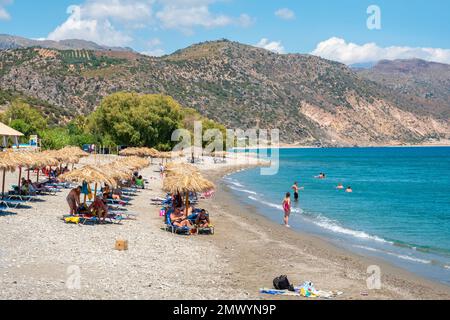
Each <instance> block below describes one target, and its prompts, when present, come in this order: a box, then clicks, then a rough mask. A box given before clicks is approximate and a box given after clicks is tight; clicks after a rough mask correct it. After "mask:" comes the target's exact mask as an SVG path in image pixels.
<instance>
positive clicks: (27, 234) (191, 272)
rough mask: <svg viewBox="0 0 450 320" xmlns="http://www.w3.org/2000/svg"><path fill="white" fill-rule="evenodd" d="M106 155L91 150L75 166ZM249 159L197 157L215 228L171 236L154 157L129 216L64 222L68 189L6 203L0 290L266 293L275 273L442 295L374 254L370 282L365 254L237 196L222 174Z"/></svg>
mask: <svg viewBox="0 0 450 320" xmlns="http://www.w3.org/2000/svg"><path fill="white" fill-rule="evenodd" d="M113 160H114V157H106V156H105V157H100V156H96V157H94V156H91V157H89V158H86V159H83V160H82V163H80V164H79V166H83V165H85V164H93V165H96V164H100V163H107V162H109V161H113ZM256 165H257V161H256V160H250V161H249V160H248V159H245V160H244V159H242V161H239V160H238V161H233V163H229V164H214V163H213V161H212V159H208V160H207V161H206V163H205V164H202V165H199V169H200V170H201V171H202V173H204V174H205V175H206V176H207V177H209V178H210V179H212V180H213V181H215V182H216V185H217V190H216V195H215V196H214V197H213V198H212V199H208V200H202V201H201V202H200V206H201V207H203V208H206V209H208V210H209V212H211V215H212V220H213V224H214V225H215V227H216V234H215V235H213V236H189V237H186V236H178V235H173V234H171V233H169V232H167V231H165V230H163V229H162V228H163V221H162V218H161V217H160V216H159V210H160V209H161V208H160V207H159V206H153V205H151V201H150V199H152V198H155V197H161V196H163V195H164V192H162V190H161V188H162V179H161V177H160V174H159V170H158V165H157V164H156V163H155V164H154V165H152V166H151V167H149V168H146V169H144V170H143V171H142V172H141V174H142V175H143V176H144V177H145V178H146V179H147V180H148V182H149V183H148V184H147V189H146V190H143V191H141V192H139V193H138V195H137V196H136V197H134V198H133V200H132V203H131V205H130V206H129V210H130V211H132V212H134V213H136V214H137V219H136V220H129V221H124V222H123V223H122V224H118V225H115V224H114V225H109V224H108V225H96V226H84V225H74V224H65V223H64V222H63V221H62V220H61V217H62V215H64V214H67V213H68V206H67V203H66V200H65V197H66V195H67V192H68V190H64V191H63V192H61V193H58V194H57V195H55V196H43V197H42V198H41V200H39V201H36V202H31V203H29V207H28V208H24V209H14V210H13V209H11V210H5V212H4V213H2V214H0V299H7V300H12V299H27V300H35V299H38V300H40V299H58V300H65V299H69V300H93V299H100V300H107V299H119V300H135V299H145V300H153V299H158V300H159V299H186V300H191V299H193V300H203V299H225V300H229V299H270V298H273V297H271V296H264V295H261V294H259V289H260V288H263V287H271V285H272V279H273V278H274V277H276V276H278V275H280V274H288V275H290V279H291V281H292V282H294V283H302V282H303V281H305V280H311V281H313V282H314V283H315V284H316V286H317V287H320V288H321V289H323V290H335V291H341V292H343V295H342V296H340V297H339V299H346V300H347V299H348V300H353V299H450V289H449V288H448V287H446V286H444V285H440V284H437V283H433V282H431V281H428V280H425V279H422V278H419V277H417V276H415V275H412V274H409V273H407V272H406V271H403V270H400V269H397V268H395V267H392V266H389V265H386V264H384V263H383V262H382V261H375V262H376V263H378V264H380V265H382V266H383V270H385V271H384V272H385V273H384V275H383V284H384V286H383V288H382V290H374V291H368V290H367V286H366V278H367V275H366V268H367V266H368V265H370V264H372V263H374V261H373V260H370V259H368V258H365V257H361V256H357V255H354V254H351V253H348V252H345V251H343V250H340V249H338V248H335V247H333V246H332V245H331V244H329V243H327V242H326V241H324V240H322V239H318V238H315V237H313V236H310V235H306V234H299V233H297V232H294V231H292V230H286V228H284V227H282V226H281V225H278V224H275V223H273V222H270V221H269V220H267V219H266V218H264V217H262V216H260V215H258V213H257V212H255V211H254V210H253V209H252V208H250V207H243V206H242V205H240V204H239V203H237V202H235V200H234V199H233V197H232V196H231V194H230V193H229V192H228V191H227V189H226V186H225V185H223V184H222V183H221V178H222V177H223V176H224V175H225V174H227V173H230V172H233V171H236V170H241V169H243V168H245V167H250V166H256ZM35 178H36V177H35V176H34V175H32V179H35ZM17 179H18V173H8V174H7V179H6V185H7V186H10V185H12V184H15V183H17ZM280 222H281V221H280ZM120 239H123V240H127V241H128V243H129V249H128V250H127V251H117V250H115V248H114V246H115V242H116V241H117V240H120ZM74 279H75V280H74ZM289 299H291V297H289ZM295 299H299V298H297V297H295Z"/></svg>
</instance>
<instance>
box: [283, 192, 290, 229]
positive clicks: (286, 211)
mask: <svg viewBox="0 0 450 320" xmlns="http://www.w3.org/2000/svg"><path fill="white" fill-rule="evenodd" d="M283 211H284V225H285V226H286V227H288V228H290V227H291V226H290V225H289V216H290V215H291V193H290V192H288V193H286V197H285V198H284V200H283Z"/></svg>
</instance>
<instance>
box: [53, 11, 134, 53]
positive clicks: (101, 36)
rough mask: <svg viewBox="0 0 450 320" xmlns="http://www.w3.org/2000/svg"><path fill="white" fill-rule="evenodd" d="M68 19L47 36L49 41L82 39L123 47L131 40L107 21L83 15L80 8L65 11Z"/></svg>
mask: <svg viewBox="0 0 450 320" xmlns="http://www.w3.org/2000/svg"><path fill="white" fill-rule="evenodd" d="M67 13H68V14H70V16H69V18H68V19H67V20H66V21H65V22H64V23H63V24H62V25H60V26H58V27H57V28H56V29H55V30H54V31H52V32H51V33H50V34H49V35H48V37H47V38H48V39H49V40H64V39H83V40H89V41H94V42H96V43H99V44H102V45H108V46H123V45H126V44H128V43H130V42H131V41H132V38H131V37H130V36H129V35H127V34H125V33H123V32H121V31H118V30H116V29H115V27H114V26H113V25H112V23H111V21H110V20H109V19H95V18H93V17H90V15H89V14H84V8H83V7H81V6H70V7H69V8H68V9H67Z"/></svg>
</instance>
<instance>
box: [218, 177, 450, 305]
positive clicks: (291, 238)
mask: <svg viewBox="0 0 450 320" xmlns="http://www.w3.org/2000/svg"><path fill="white" fill-rule="evenodd" d="M233 171H235V170H232V169H228V170H222V171H221V172H218V171H216V172H210V173H209V174H210V177H211V178H212V179H215V180H216V181H218V188H219V192H218V193H217V196H216V199H215V204H214V205H213V207H214V208H215V209H217V210H220V207H222V208H224V209H223V212H222V214H223V216H222V219H221V223H229V224H235V228H237V229H240V230H239V231H236V233H234V232H231V231H230V232H228V233H227V235H226V236H225V237H224V239H221V240H222V241H223V242H224V243H228V242H229V239H230V236H233V237H234V238H235V239H236V241H235V242H234V243H235V244H236V245H235V246H234V247H233V248H234V251H236V252H235V253H234V255H235V256H236V260H234V262H235V265H234V268H236V269H237V270H239V271H238V272H239V274H241V276H242V278H241V281H242V282H243V283H248V289H247V290H248V291H249V290H251V288H255V287H258V286H259V287H261V286H263V287H264V286H265V287H271V281H272V279H273V278H274V277H275V276H277V275H281V274H287V275H288V276H289V278H290V280H291V281H292V282H294V283H295V284H298V283H303V282H304V281H306V280H308V281H312V282H313V283H314V284H315V285H316V287H317V288H319V289H321V290H327V291H329V290H332V291H343V292H344V295H342V296H341V297H340V299H345V300H353V299H450V287H448V286H445V285H443V284H440V283H436V282H433V281H430V280H428V279H424V278H422V277H419V276H417V275H415V274H412V273H410V272H408V271H406V270H403V269H401V268H397V267H394V266H392V265H390V264H389V263H387V262H384V261H382V260H381V259H376V258H370V257H364V256H360V255H357V254H353V253H351V252H349V251H347V250H344V249H341V248H338V247H336V246H335V245H333V244H331V243H329V242H328V241H326V240H324V239H322V238H319V237H317V236H314V235H310V234H304V233H299V232H297V231H293V230H289V229H286V228H285V227H284V226H282V225H281V224H277V223H274V222H272V221H270V220H269V219H267V218H266V217H264V216H262V215H260V214H259V213H258V212H257V211H256V209H255V208H254V207H252V206H249V205H244V206H242V204H240V203H238V202H237V201H236V200H234V199H233V196H232V194H231V192H230V190H228V189H227V186H226V185H225V184H224V183H222V182H220V181H221V178H222V177H223V176H224V175H226V174H228V173H231V172H233ZM277 214H279V213H277ZM281 219H282V217H281V216H280V222H281ZM225 221H226V222H225ZM218 237H219V238H220V235H219V236H218ZM242 256H245V259H242V258H238V257H242ZM371 265H377V266H379V267H380V268H381V271H382V289H381V290H368V289H367V284H366V279H367V277H368V274H366V271H367V267H368V266H371ZM362 293H364V294H366V293H367V294H368V295H367V296H365V295H364V296H363V295H361V294H362ZM259 297H260V298H263V299H270V298H271V297H270V296H269V297H268V296H262V295H260V296H259Z"/></svg>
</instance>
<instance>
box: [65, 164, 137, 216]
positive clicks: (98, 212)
mask: <svg viewBox="0 0 450 320" xmlns="http://www.w3.org/2000/svg"><path fill="white" fill-rule="evenodd" d="M128 184H129V186H131V187H135V188H141V189H144V188H145V182H144V178H143V177H142V176H141V175H139V173H138V172H135V173H134V174H133V176H132V178H131V181H129V183H128ZM88 189H89V188H88V187H87V185H85V188H84V187H83V186H77V187H76V188H74V189H72V190H70V192H69V194H68V195H67V197H66V201H67V204H68V205H69V209H70V215H71V216H74V215H77V214H80V213H83V214H92V215H94V216H97V217H98V218H99V219H100V223H105V221H106V218H107V216H108V214H109V207H108V200H110V199H111V200H114V201H121V200H122V191H121V190H120V189H118V188H111V187H110V186H109V185H108V184H105V185H104V187H103V188H102V189H101V194H95V195H93V201H92V203H91V204H90V205H89V206H86V205H85V204H83V203H81V199H80V198H81V194H82V193H83V194H88V193H89V190H88Z"/></svg>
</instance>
